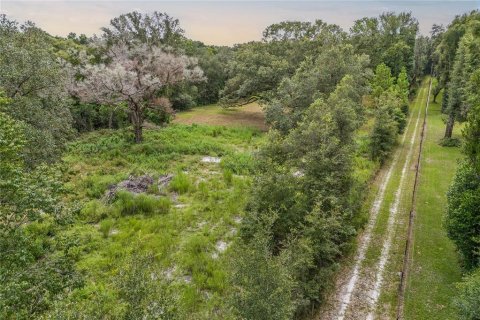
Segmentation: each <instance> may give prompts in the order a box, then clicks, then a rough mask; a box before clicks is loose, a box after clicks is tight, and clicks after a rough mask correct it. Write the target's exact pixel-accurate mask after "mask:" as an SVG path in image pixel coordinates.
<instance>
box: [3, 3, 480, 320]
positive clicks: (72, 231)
mask: <svg viewBox="0 0 480 320" xmlns="http://www.w3.org/2000/svg"><path fill="white" fill-rule="evenodd" d="M0 68H1V72H0V279H1V283H2V285H1V286H0V318H2V319H310V318H314V317H318V312H319V310H321V309H322V308H323V307H324V305H325V304H326V303H327V302H328V301H329V299H330V298H329V297H330V296H331V295H332V292H333V291H334V289H333V288H334V287H335V286H336V281H337V278H338V277H339V274H341V270H344V269H343V268H345V266H346V265H347V264H348V261H349V259H350V260H351V259H352V257H353V254H354V252H355V248H356V246H357V244H358V236H359V235H361V233H362V230H364V228H365V226H366V224H367V221H368V210H367V211H366V210H365V203H366V202H368V201H371V200H372V199H371V198H372V196H371V193H370V191H371V190H373V188H374V187H373V185H374V182H375V179H376V176H377V175H378V173H379V172H381V171H382V170H384V169H385V168H386V165H387V164H389V163H392V162H393V163H395V161H396V160H395V159H396V158H395V156H394V153H395V150H396V149H397V148H399V146H400V145H401V144H402V143H401V142H400V141H401V140H402V138H401V137H403V140H405V137H406V136H407V134H409V133H408V130H409V124H410V121H411V119H412V118H414V117H415V116H416V115H417V114H416V113H415V114H414V112H417V109H415V110H414V111H412V109H411V108H412V105H414V103H412V101H414V99H415V97H422V95H424V96H425V95H426V94H427V93H426V92H425V90H423V89H422V88H423V87H422V86H425V84H426V83H427V84H429V85H430V89H431V94H432V103H437V102H438V101H439V103H441V112H442V114H443V116H442V117H443V120H444V124H442V125H444V128H442V129H444V132H445V134H444V137H443V139H441V140H438V141H436V143H437V144H438V145H439V147H441V148H442V152H444V153H448V152H450V150H454V149H457V148H460V149H461V150H462V152H463V156H462V158H463V159H462V161H461V163H460V164H459V165H458V168H457V169H456V174H455V177H454V179H453V181H452V182H451V186H450V189H449V191H448V194H447V195H445V194H440V195H439V197H444V196H446V197H447V201H448V205H447V206H446V207H445V208H442V210H440V211H441V212H445V218H444V221H443V220H442V221H443V225H444V228H445V232H446V233H447V234H448V237H449V238H450V239H451V240H452V241H453V243H454V244H455V246H456V250H457V251H458V260H457V261H454V262H452V263H460V266H461V272H462V274H463V275H464V277H463V280H462V281H461V282H459V283H458V284H456V287H455V288H456V289H455V292H450V295H451V299H452V305H453V306H454V310H455V311H454V312H455V314H456V316H457V317H458V318H459V319H472V320H474V319H479V317H480V298H479V297H480V209H479V208H480V12H478V11H473V12H471V13H468V14H464V15H462V16H457V17H456V18H455V19H454V20H453V21H452V22H451V23H450V24H449V25H448V26H446V27H444V26H441V25H434V26H433V28H432V31H431V32H430V34H429V35H428V36H426V35H421V34H420V33H419V24H418V21H417V20H416V19H415V18H414V17H413V16H412V14H411V13H392V12H386V13H383V14H381V15H380V16H378V17H365V18H362V19H359V20H357V21H355V22H354V23H353V26H352V27H351V28H350V30H343V29H342V28H340V27H339V26H337V25H333V24H328V23H326V22H324V21H321V20H317V21H315V22H303V21H284V22H279V23H276V24H272V25H270V26H268V27H267V28H266V29H265V30H264V31H263V37H262V40H260V41H252V42H248V43H243V44H238V45H235V46H233V47H227V46H224V47H222V46H213V45H205V44H203V43H202V42H199V41H195V40H192V39H189V38H187V37H186V36H185V31H184V30H183V29H182V26H181V23H180V21H179V20H177V19H175V18H173V17H171V16H169V15H168V14H166V13H161V12H153V13H151V14H143V13H139V12H131V13H127V14H123V15H120V16H118V17H116V18H113V19H112V20H111V21H110V24H109V25H108V26H105V27H104V28H102V30H101V32H100V33H99V34H98V35H96V36H92V37H87V36H85V35H83V34H81V35H77V34H74V33H70V34H69V35H68V36H67V37H59V36H52V35H50V34H48V33H47V32H45V31H43V30H41V29H40V28H39V27H37V26H36V25H35V24H34V23H32V22H25V23H23V24H22V23H19V22H17V21H13V20H11V19H9V18H8V17H7V16H5V15H1V16H0ZM428 96H430V91H428ZM437 100H438V101H437ZM427 103H428V102H427ZM211 105H215V106H219V110H220V111H218V112H219V114H229V113H234V112H237V111H236V110H241V108H244V107H245V106H251V105H259V106H260V107H261V109H262V113H263V114H264V120H265V124H266V127H267V128H268V130H263V129H258V128H252V127H247V126H240V127H239V126H230V125H229V124H223V125H217V126H212V125H202V124H192V125H189V124H188V125H187V124H182V123H178V122H176V121H177V120H178V119H181V115H182V114H184V113H185V112H186V111H187V110H199V113H202V112H206V111H202V110H207V108H208V107H209V106H211ZM418 110H420V109H418ZM418 112H419V113H418V114H419V115H420V112H421V111H418ZM417 122H418V120H417ZM457 127H458V128H460V127H461V132H462V136H461V137H460V136H458V135H455V131H454V130H455V128H457ZM415 130H416V128H415ZM427 134H428V131H427ZM413 135H415V133H413ZM412 141H413V140H412ZM417 170H418V168H417ZM454 170H455V169H454ZM402 179H403V178H402ZM449 183H450V182H449ZM442 217H443V213H442V214H441V215H439V216H438V219H443V218H442ZM402 245H403V243H402ZM407 245H408V242H407ZM445 263H448V262H445ZM340 277H341V276H340ZM432 319H433V318H432Z"/></svg>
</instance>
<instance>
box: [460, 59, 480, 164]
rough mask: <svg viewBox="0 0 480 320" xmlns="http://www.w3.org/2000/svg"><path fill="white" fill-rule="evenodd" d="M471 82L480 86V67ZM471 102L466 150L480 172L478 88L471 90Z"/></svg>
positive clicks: (471, 161) (479, 94) (466, 127)
mask: <svg viewBox="0 0 480 320" xmlns="http://www.w3.org/2000/svg"><path fill="white" fill-rule="evenodd" d="M471 82H472V87H476V88H479V85H480V69H479V70H477V71H476V72H475V73H474V74H473V76H472V79H471ZM469 103H470V104H471V105H472V108H471V110H470V112H469V115H468V121H467V124H466V125H465V129H464V131H463V135H464V137H465V149H464V152H465V154H466V155H467V157H468V159H469V161H470V164H471V165H472V167H473V168H474V169H475V170H476V172H480V143H479V141H480V92H479V91H478V90H474V91H472V92H470V95H469Z"/></svg>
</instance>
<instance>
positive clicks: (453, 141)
mask: <svg viewBox="0 0 480 320" xmlns="http://www.w3.org/2000/svg"><path fill="white" fill-rule="evenodd" d="M461 144H462V142H461V141H460V139H458V138H443V139H442V140H440V145H441V146H442V147H460V145H461Z"/></svg>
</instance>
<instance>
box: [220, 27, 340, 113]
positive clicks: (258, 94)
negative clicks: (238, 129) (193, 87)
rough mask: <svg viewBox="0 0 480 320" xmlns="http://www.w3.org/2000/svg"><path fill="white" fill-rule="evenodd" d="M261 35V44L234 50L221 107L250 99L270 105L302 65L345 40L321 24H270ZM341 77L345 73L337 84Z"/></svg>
mask: <svg viewBox="0 0 480 320" xmlns="http://www.w3.org/2000/svg"><path fill="white" fill-rule="evenodd" d="M263 35H264V40H263V41H262V42H249V43H246V44H243V45H239V46H238V47H236V48H235V51H234V56H233V59H232V61H230V63H229V64H228V67H227V70H228V80H227V82H226V84H225V88H224V89H223V90H222V91H221V94H220V96H221V101H222V103H224V104H226V105H236V104H242V103H245V102H247V101H250V100H253V99H260V100H262V101H269V100H270V98H271V94H272V93H273V91H275V89H276V87H277V86H278V85H279V83H280V82H281V81H282V79H283V78H284V77H290V76H292V75H293V74H294V73H295V72H296V70H297V68H298V67H299V66H300V65H301V64H302V62H304V61H306V60H309V59H310V60H311V59H313V58H314V57H316V56H318V55H319V54H321V53H322V52H324V51H325V50H328V49H330V48H331V47H333V46H335V45H338V44H340V43H341V42H342V41H343V40H344V39H345V38H346V34H345V33H344V32H343V31H342V30H341V29H340V28H339V27H338V26H336V25H329V24H326V23H325V22H323V21H321V20H317V21H315V23H309V22H299V21H286V22H281V23H278V24H273V25H271V26H269V27H267V29H266V30H265V31H264V33H263ZM323 56H324V57H325V56H326V55H325V54H323ZM332 59H333V57H332ZM320 63H321V62H320ZM340 68H341V67H340ZM343 75H345V73H344V74H342V75H340V76H339V77H338V78H337V80H340V79H341V78H342V76H343ZM329 85H331V83H329ZM333 87H335V85H333ZM310 103H311V102H310ZM307 106H308V105H307ZM305 107H306V106H305Z"/></svg>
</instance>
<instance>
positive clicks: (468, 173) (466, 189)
mask: <svg viewBox="0 0 480 320" xmlns="http://www.w3.org/2000/svg"><path fill="white" fill-rule="evenodd" d="M446 227H447V231H448V235H449V236H450V238H452V239H453V241H454V242H455V244H456V245H457V247H458V249H459V251H460V252H461V254H462V256H463V258H464V263H465V266H466V267H467V268H473V267H476V266H480V176H479V174H478V172H476V171H474V170H473V168H472V167H470V166H469V164H468V163H463V164H462V165H461V166H460V168H459V169H458V171H457V174H456V176H455V180H454V182H453V184H452V186H451V187H450V190H449V192H448V208H447V216H446Z"/></svg>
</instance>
